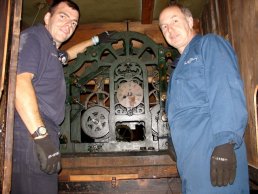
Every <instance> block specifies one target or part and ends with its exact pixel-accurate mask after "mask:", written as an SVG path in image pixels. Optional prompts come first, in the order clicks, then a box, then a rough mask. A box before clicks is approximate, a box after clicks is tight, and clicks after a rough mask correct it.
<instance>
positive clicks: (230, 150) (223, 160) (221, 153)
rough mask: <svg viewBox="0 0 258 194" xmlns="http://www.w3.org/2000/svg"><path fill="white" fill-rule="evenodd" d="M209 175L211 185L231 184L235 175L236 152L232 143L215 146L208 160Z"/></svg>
mask: <svg viewBox="0 0 258 194" xmlns="http://www.w3.org/2000/svg"><path fill="white" fill-rule="evenodd" d="M210 165H211V167H210V177H211V184H212V185H213V186H219V187H220V186H226V185H228V184H233V182H234V180H235V177H236V167H237V166H236V154H235V151H234V144H230V143H226V144H223V145H220V146H217V147H215V149H214V151H213V153H212V155H211V160H210Z"/></svg>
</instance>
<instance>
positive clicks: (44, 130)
mask: <svg viewBox="0 0 258 194" xmlns="http://www.w3.org/2000/svg"><path fill="white" fill-rule="evenodd" d="M46 133H47V129H46V128H45V127H40V128H39V134H40V135H45V134H46Z"/></svg>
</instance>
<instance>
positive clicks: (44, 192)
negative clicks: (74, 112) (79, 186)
mask: <svg viewBox="0 0 258 194" xmlns="http://www.w3.org/2000/svg"><path fill="white" fill-rule="evenodd" d="M17 120H18V121H15V127H14V145H13V146H14V147H13V171H12V186H11V194H57V193H58V174H53V175H48V174H46V173H44V172H43V171H41V170H40V164H39V160H38V157H37V154H36V148H35V143H34V140H33V139H32V137H31V135H30V134H29V132H28V130H27V129H26V127H25V126H24V124H23V123H21V122H20V119H17ZM44 124H45V125H46V128H47V129H48V133H49V135H50V138H51V139H52V141H53V142H54V144H55V145H56V146H57V147H59V138H58V132H59V127H58V126H56V125H55V124H54V123H52V122H51V121H48V120H46V119H45V121H44Z"/></svg>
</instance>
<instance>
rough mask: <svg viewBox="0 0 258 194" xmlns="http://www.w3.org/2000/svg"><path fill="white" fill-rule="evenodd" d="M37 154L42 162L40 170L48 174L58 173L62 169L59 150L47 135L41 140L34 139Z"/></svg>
mask: <svg viewBox="0 0 258 194" xmlns="http://www.w3.org/2000/svg"><path fill="white" fill-rule="evenodd" d="M34 142H35V144H36V152H37V155H38V159H39V162H40V169H41V170H42V171H43V172H45V173H47V174H54V173H58V172H59V171H60V169H61V161H60V160H61V157H60V152H59V150H58V149H57V148H56V147H55V146H54V144H53V142H52V141H51V139H50V138H49V136H48V135H47V136H46V137H44V138H41V139H34Z"/></svg>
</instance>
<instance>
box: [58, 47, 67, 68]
mask: <svg viewBox="0 0 258 194" xmlns="http://www.w3.org/2000/svg"><path fill="white" fill-rule="evenodd" d="M58 59H59V61H60V62H61V63H62V64H63V65H66V64H67V63H68V54H67V52H66V51H61V50H59V51H58Z"/></svg>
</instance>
